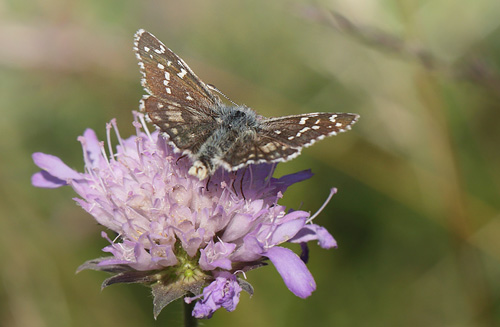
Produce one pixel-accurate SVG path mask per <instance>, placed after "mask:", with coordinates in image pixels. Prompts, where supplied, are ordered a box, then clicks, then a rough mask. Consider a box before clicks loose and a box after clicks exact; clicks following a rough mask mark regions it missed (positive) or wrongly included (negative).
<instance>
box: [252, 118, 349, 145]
mask: <svg viewBox="0 0 500 327" xmlns="http://www.w3.org/2000/svg"><path fill="white" fill-rule="evenodd" d="M358 118H359V116H358V115H356V114H349V113H310V114H303V115H294V116H284V117H277V118H269V119H265V120H264V121H263V130H262V135H265V136H267V137H270V138H272V139H275V140H277V141H279V142H281V143H282V144H286V145H287V146H289V147H292V148H302V147H306V146H309V145H311V144H313V143H314V142H315V141H318V140H321V139H323V138H324V137H326V136H330V135H336V134H337V133H340V132H344V131H346V130H349V129H351V125H352V124H354V123H355V122H356V120H357V119H358Z"/></svg>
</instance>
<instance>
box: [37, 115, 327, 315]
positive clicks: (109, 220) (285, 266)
mask: <svg viewBox="0 0 500 327" xmlns="http://www.w3.org/2000/svg"><path fill="white" fill-rule="evenodd" d="M134 126H135V128H136V133H137V135H135V136H131V137H129V138H126V139H122V138H121V136H120V134H119V132H118V128H117V126H116V123H115V121H114V120H113V121H111V123H109V124H107V129H106V131H107V146H105V144H104V143H103V142H100V141H99V140H98V139H97V136H96V134H95V132H94V131H93V130H90V129H87V130H86V131H85V132H84V134H83V136H81V137H79V138H78V140H79V141H80V142H81V144H82V148H83V157H84V162H85V171H84V172H83V173H80V172H77V171H75V170H73V169H71V168H69V167H68V166H67V165H65V164H64V163H63V162H62V161H61V160H60V159H59V158H57V157H55V156H52V155H48V154H43V153H34V154H33V160H34V162H35V164H36V165H38V166H39V167H40V168H41V169H42V170H41V171H40V172H38V173H36V174H34V175H33V177H32V183H33V185H35V186H38V187H45V188H55V187H60V186H64V185H69V186H71V187H72V188H73V189H74V190H75V191H76V193H77V194H78V196H79V197H78V198H75V201H76V202H77V203H78V204H79V205H80V206H81V207H82V208H83V209H84V210H86V211H87V212H88V213H90V214H91V215H92V216H93V217H94V218H95V219H96V221H97V222H98V223H99V224H101V225H103V226H105V227H107V228H108V229H109V230H111V231H113V232H114V233H113V237H109V236H108V235H107V233H105V232H103V233H102V236H103V237H104V238H105V239H106V240H108V242H109V245H108V246H106V247H105V248H104V249H103V251H104V252H107V253H110V254H111V255H110V256H107V257H102V258H98V259H94V260H90V261H87V262H86V263H84V264H83V265H82V266H80V268H79V269H78V271H80V270H83V269H93V270H102V271H107V272H110V273H112V274H113V275H112V277H110V278H108V279H106V280H105V281H104V283H103V287H106V286H109V285H111V284H115V283H143V284H147V285H149V286H151V288H152V292H153V296H154V313H155V317H156V316H157V315H158V314H159V312H160V311H161V310H162V309H163V308H164V307H165V306H166V305H167V304H169V303H170V302H172V301H173V300H175V299H178V298H184V299H185V301H186V302H191V301H195V300H196V301H197V303H196V304H195V308H194V310H193V315H194V316H195V317H198V318H209V317H210V316H211V315H212V314H213V312H215V311H216V310H217V309H219V308H221V307H222V308H225V309H226V310H228V311H232V310H234V309H235V308H236V305H237V304H238V301H239V296H240V292H241V291H242V290H245V291H247V292H249V293H252V292H253V288H252V287H251V285H250V284H249V283H248V282H246V281H245V280H242V279H240V278H237V275H239V274H244V273H245V272H246V271H249V270H251V269H254V268H258V267H261V266H263V265H266V262H267V260H268V259H269V260H270V261H271V262H272V263H273V265H274V266H275V267H276V269H277V270H278V272H279V273H280V275H281V276H282V278H283V280H284V282H285V284H286V286H287V287H288V288H289V289H290V290H291V291H292V292H293V293H294V294H295V295H297V296H299V297H301V298H305V297H307V296H309V295H310V294H311V292H312V291H314V290H315V288H316V285H315V282H314V279H313V277H312V275H311V273H310V272H309V270H308V269H307V267H306V265H305V263H304V261H306V259H305V257H306V256H302V259H303V260H302V259H301V258H299V256H297V255H296V254H295V253H294V252H293V251H291V250H290V249H287V248H284V247H281V246H280V244H282V243H285V242H292V243H300V244H301V245H302V247H303V250H305V243H306V242H309V241H313V240H315V241H318V244H319V245H320V246H321V247H323V248H332V247H336V243H335V240H334V239H333V237H332V236H331V235H330V234H329V233H328V232H327V231H326V229H324V228H323V227H320V226H318V225H315V224H313V223H312V218H314V217H310V214H309V213H308V212H305V211H300V210H298V211H286V208H285V207H284V206H281V205H279V204H278V203H277V202H278V200H279V199H280V198H281V197H282V196H283V193H284V192H285V190H286V189H287V188H288V187H289V186H290V185H292V184H294V183H297V182H300V181H302V180H304V179H307V178H310V177H311V176H312V174H311V172H310V171H302V172H298V173H295V174H291V175H287V176H283V177H281V178H273V177H272V174H273V171H274V165H270V164H261V165H251V166H248V167H247V168H246V169H241V170H239V171H237V172H227V171H224V170H219V171H217V172H216V173H215V174H214V175H213V176H211V177H210V179H209V180H203V181H199V180H198V178H196V177H192V176H190V175H189V174H188V170H189V167H190V166H191V161H190V159H189V158H187V157H184V156H181V155H179V154H177V153H175V152H174V149H173V148H172V147H171V146H170V145H168V142H167V141H166V140H165V139H164V138H163V137H162V136H161V135H160V134H159V133H158V132H157V131H156V132H153V133H150V132H149V131H148V129H147V127H146V126H145V123H144V117H143V116H142V115H141V114H138V113H135V121H134ZM113 130H114V131H115V134H116V137H117V139H118V145H117V146H116V149H115V150H114V149H113V147H112V145H111V144H112V142H111V134H112V133H111V132H112V131H113ZM333 193H334V191H333V190H332V192H331V194H330V197H331V195H333ZM306 252H307V251H305V253H306Z"/></svg>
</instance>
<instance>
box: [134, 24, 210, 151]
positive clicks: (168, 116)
mask: <svg viewBox="0 0 500 327" xmlns="http://www.w3.org/2000/svg"><path fill="white" fill-rule="evenodd" d="M134 51H135V53H136V56H137V59H138V60H139V66H140V70H141V73H142V75H143V79H142V85H143V86H144V89H145V90H146V91H147V92H148V93H149V94H150V95H147V96H144V97H143V99H142V100H141V104H140V109H141V111H144V112H146V113H147V116H148V118H149V119H150V120H151V122H152V123H153V124H155V125H156V126H157V127H158V128H159V129H160V130H161V131H162V132H164V133H165V134H167V135H168V136H169V140H170V142H171V143H172V144H173V145H174V146H175V147H176V148H177V149H178V150H181V151H182V152H184V153H187V154H192V153H196V152H197V151H198V150H199V148H200V147H201V145H202V144H203V143H204V142H205V141H206V140H207V138H208V137H209V136H210V135H211V133H212V132H213V130H214V129H215V128H216V126H215V118H216V117H217V115H218V113H217V112H216V109H217V108H218V107H219V105H220V99H219V98H218V97H217V96H216V95H215V94H213V93H212V92H211V91H210V90H209V89H208V88H207V86H206V85H205V83H203V82H202V81H201V80H200V79H199V78H198V77H197V76H196V75H195V74H194V73H193V71H192V70H191V69H190V68H189V66H188V65H187V64H186V63H185V62H184V61H183V60H182V59H181V58H179V57H178V56H177V55H176V54H175V53H173V52H172V51H171V50H170V49H168V48H167V47H166V46H165V45H164V44H163V43H162V42H161V41H160V40H158V39H157V38H156V37H155V36H154V35H152V34H151V33H149V32H147V31H144V30H139V31H138V32H137V33H136V35H135V42H134Z"/></svg>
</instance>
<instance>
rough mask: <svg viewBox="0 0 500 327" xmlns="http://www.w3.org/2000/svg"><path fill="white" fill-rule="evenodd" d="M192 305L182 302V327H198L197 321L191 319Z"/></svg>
mask: <svg viewBox="0 0 500 327" xmlns="http://www.w3.org/2000/svg"><path fill="white" fill-rule="evenodd" d="M194 303H195V302H192V303H189V304H188V303H186V302H184V327H196V326H198V319H196V318H195V317H193V314H192V312H193V308H194Z"/></svg>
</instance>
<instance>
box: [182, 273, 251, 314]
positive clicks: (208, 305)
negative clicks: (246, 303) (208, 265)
mask: <svg viewBox="0 0 500 327" xmlns="http://www.w3.org/2000/svg"><path fill="white" fill-rule="evenodd" d="M242 290H243V288H242V287H241V286H240V284H239V283H238V281H237V279H236V276H235V275H234V274H231V273H229V272H227V271H222V272H220V273H217V274H216V278H215V280H214V281H213V282H212V283H211V284H210V285H208V286H207V287H205V288H204V289H203V294H200V295H198V296H195V297H192V298H189V297H186V298H184V301H185V302H186V303H191V302H192V301H193V300H196V299H199V298H202V299H201V300H199V301H198V302H196V304H195V306H194V309H193V316H194V317H196V318H210V317H212V314H213V313H214V312H215V311H216V310H218V309H220V308H224V309H226V310H227V311H233V310H234V309H236V305H237V304H238V302H239V301H240V293H241V291H242Z"/></svg>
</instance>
